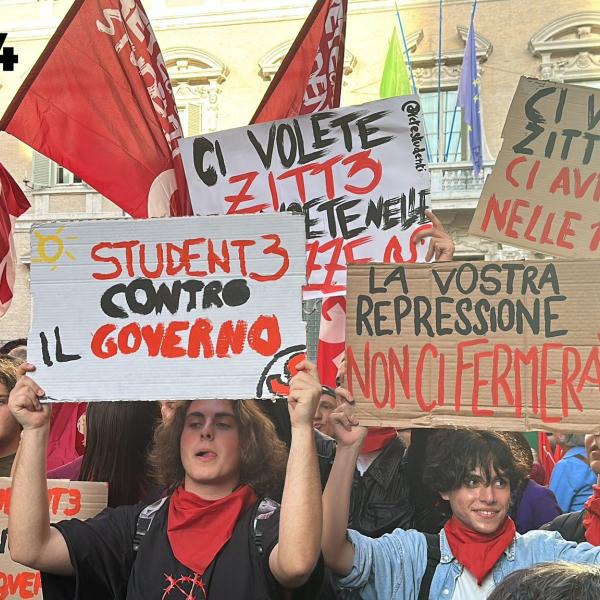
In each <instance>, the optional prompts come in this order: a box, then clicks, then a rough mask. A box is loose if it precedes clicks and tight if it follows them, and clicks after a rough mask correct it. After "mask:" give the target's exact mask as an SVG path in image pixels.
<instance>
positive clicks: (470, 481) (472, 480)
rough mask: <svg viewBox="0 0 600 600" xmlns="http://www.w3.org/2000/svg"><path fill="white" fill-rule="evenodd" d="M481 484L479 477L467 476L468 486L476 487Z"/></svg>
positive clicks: (466, 483)
mask: <svg viewBox="0 0 600 600" xmlns="http://www.w3.org/2000/svg"><path fill="white" fill-rule="evenodd" d="M479 484H480V479H479V477H467V479H466V480H465V486H466V487H468V488H476V487H477V486H478V485H479Z"/></svg>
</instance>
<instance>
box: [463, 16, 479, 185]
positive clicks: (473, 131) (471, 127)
mask: <svg viewBox="0 0 600 600" xmlns="http://www.w3.org/2000/svg"><path fill="white" fill-rule="evenodd" d="M457 104H458V105H459V106H460V107H461V108H462V109H463V118H464V120H465V123H466V125H467V129H468V132H469V147H470V148H471V159H472V161H473V169H474V171H475V175H479V173H480V171H481V169H482V167H483V141H482V133H481V102H480V80H479V75H478V72H477V49H476V46H475V23H474V21H473V19H472V18H471V26H470V27H469V34H468V35H467V44H466V46H465V56H464V58H463V65H462V71H461V74H460V83H459V86H458V98H457Z"/></svg>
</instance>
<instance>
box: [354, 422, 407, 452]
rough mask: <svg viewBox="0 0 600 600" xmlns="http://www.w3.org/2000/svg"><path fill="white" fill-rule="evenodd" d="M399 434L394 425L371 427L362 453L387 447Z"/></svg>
mask: <svg viewBox="0 0 600 600" xmlns="http://www.w3.org/2000/svg"><path fill="white" fill-rule="evenodd" d="M397 437H398V434H397V433H396V430H395V429H394V428H393V427H369V432H368V433H367V437H366V438H365V441H364V442H363V445H362V446H361V448H360V453H361V454H369V452H376V451H377V450H383V448H387V447H388V446H389V445H390V444H391V443H392V442H393V441H394V440H395V439H396V438H397Z"/></svg>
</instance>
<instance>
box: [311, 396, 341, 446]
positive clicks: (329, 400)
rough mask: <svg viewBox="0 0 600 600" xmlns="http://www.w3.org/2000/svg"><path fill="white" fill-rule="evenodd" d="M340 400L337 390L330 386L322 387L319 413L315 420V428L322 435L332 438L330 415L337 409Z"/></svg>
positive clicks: (318, 406) (318, 407)
mask: <svg viewBox="0 0 600 600" xmlns="http://www.w3.org/2000/svg"><path fill="white" fill-rule="evenodd" d="M337 405H338V400H337V397H336V395H335V390H334V389H333V388H330V387H329V386H328V385H323V386H321V399H320V400H319V404H318V405H317V412H316V413H315V418H314V419H313V427H314V428H315V429H316V430H317V431H320V432H321V433H322V434H324V435H327V436H329V437H331V425H330V424H329V415H330V414H331V413H332V412H333V411H334V410H335V409H336V407H337Z"/></svg>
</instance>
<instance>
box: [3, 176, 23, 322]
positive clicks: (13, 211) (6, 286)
mask: <svg viewBox="0 0 600 600" xmlns="http://www.w3.org/2000/svg"><path fill="white" fill-rule="evenodd" d="M28 208H29V201H28V200H27V198H26V197H25V194H24V193H23V190H21V188H20V187H19V186H18V185H17V182H16V181H15V180H14V179H13V178H12V176H11V174H10V173H9V172H8V171H7V170H6V169H5V168H4V166H3V165H1V164H0V317H1V316H2V315H4V313H6V311H7V310H8V308H9V306H10V303H11V301H12V297H13V287H14V284H15V270H16V265H17V253H16V250H15V244H14V238H13V236H14V231H15V221H16V220H17V218H18V217H20V216H21V215H22V214H23V213H24V212H25V211H26V210H27V209H28Z"/></svg>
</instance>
